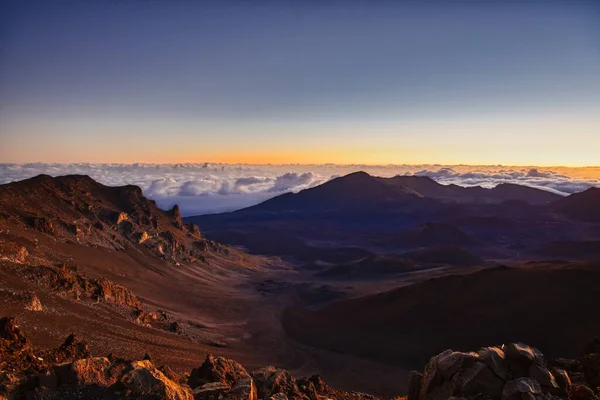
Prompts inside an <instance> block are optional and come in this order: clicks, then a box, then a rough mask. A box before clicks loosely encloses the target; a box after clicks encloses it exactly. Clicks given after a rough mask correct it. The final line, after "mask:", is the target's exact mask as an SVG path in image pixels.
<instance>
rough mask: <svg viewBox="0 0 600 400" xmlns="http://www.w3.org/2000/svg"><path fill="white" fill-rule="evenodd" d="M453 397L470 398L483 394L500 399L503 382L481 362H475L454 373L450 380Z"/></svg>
mask: <svg viewBox="0 0 600 400" xmlns="http://www.w3.org/2000/svg"><path fill="white" fill-rule="evenodd" d="M452 385H453V387H454V393H453V394H455V395H460V396H464V397H472V396H475V395H478V394H480V393H485V394H486V395H489V396H491V397H492V398H494V399H497V398H500V397H501V395H502V388H503V386H504V380H502V379H501V378H500V377H498V375H496V374H495V373H494V372H492V370H491V369H490V368H488V367H487V366H486V365H485V364H483V363H481V362H475V363H473V364H470V365H468V366H466V367H464V368H462V369H461V370H460V371H459V372H458V373H456V374H455V375H454V376H453V378H452Z"/></svg>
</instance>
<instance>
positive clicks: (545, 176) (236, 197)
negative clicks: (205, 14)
mask: <svg viewBox="0 0 600 400" xmlns="http://www.w3.org/2000/svg"><path fill="white" fill-rule="evenodd" d="M355 171H366V172H368V173H370V174H372V175H376V176H383V177H390V176H395V175H419V176H429V177H431V178H432V179H434V180H436V181H437V182H439V183H442V184H450V183H454V184H457V185H461V186H475V185H480V186H484V187H494V186H496V185H498V184H500V183H517V184H521V185H526V186H531V187H536V188H540V189H544V190H548V191H551V192H554V193H558V194H562V195H568V194H571V193H575V192H580V191H583V190H586V189H588V188H589V187H591V186H600V180H598V179H597V178H596V177H595V176H592V175H588V176H586V175H585V174H584V175H582V174H580V173H575V172H576V169H568V168H559V169H557V170H553V169H547V168H536V167H527V168H521V167H502V166H443V165H382V166H366V165H332V164H325V165H241V164H240V165H233V164H209V163H205V164H87V163H77V164H44V163H34V164H0V183H8V182H12V181H18V180H22V179H26V178H30V177H33V176H36V175H39V174H47V175H52V176H58V175H67V174H84V175H89V176H91V177H92V178H94V179H95V180H97V181H99V182H101V183H103V184H105V185H110V186H118V185H125V184H133V185H138V186H140V187H141V188H142V190H143V191H144V194H145V195H146V196H147V197H149V198H151V199H154V200H156V202H157V204H158V205H159V206H160V207H162V208H169V207H172V206H173V205H174V204H179V206H180V208H181V210H182V214H183V215H196V214H206V213H217V212H225V211H232V210H236V209H240V208H243V207H247V206H251V205H254V204H258V203H260V202H262V201H264V200H267V199H269V198H271V197H274V196H277V195H279V194H282V193H286V192H290V191H292V192H298V191H300V190H303V189H307V188H310V187H314V186H317V185H320V184H322V183H324V182H326V181H328V180H330V179H333V178H335V177H338V176H342V175H345V174H348V173H351V172H355ZM565 171H566V172H565ZM571 172H573V173H571ZM582 176H583V177H582Z"/></svg>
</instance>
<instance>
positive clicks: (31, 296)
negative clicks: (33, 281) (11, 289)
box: [13, 290, 43, 311]
mask: <svg viewBox="0 0 600 400" xmlns="http://www.w3.org/2000/svg"><path fill="white" fill-rule="evenodd" d="M13 298H14V299H15V301H17V302H19V303H21V304H22V305H23V307H24V308H25V309H26V310H27V311H42V309H43V308H42V303H41V302H40V299H39V298H38V297H37V296H36V295H35V292H33V291H31V290H24V291H21V292H16V293H13Z"/></svg>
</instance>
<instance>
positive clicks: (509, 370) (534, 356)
mask: <svg viewBox="0 0 600 400" xmlns="http://www.w3.org/2000/svg"><path fill="white" fill-rule="evenodd" d="M554 364H555V365H553V366H551V365H550V364H549V363H547V362H546V361H545V359H544V356H543V355H542V353H541V352H540V351H539V350H537V349H535V348H533V347H530V346H527V345H524V344H522V343H511V344H508V345H502V346H499V347H484V348H482V349H480V350H479V351H478V352H469V353H465V352H458V351H452V350H446V351H444V352H442V353H440V354H438V355H437V356H435V357H433V358H431V359H430V360H429V362H428V363H427V365H426V366H425V370H424V371H423V373H422V374H421V373H418V372H416V371H412V372H411V374H410V378H409V394H408V400H445V399H449V398H465V399H491V400H496V399H498V400H500V399H501V400H520V399H554V398H567V397H568V398H569V399H571V398H573V389H574V387H579V385H577V386H575V385H572V382H571V378H570V376H569V373H568V372H567V371H566V370H565V369H564V368H560V367H559V366H558V365H556V363H554ZM598 365H599V366H600V363H599V364H598ZM598 372H600V369H598ZM598 377H599V378H600V374H599V375H598ZM577 390H581V389H577ZM575 398H578V399H582V400H583V397H575ZM593 398H595V397H587V398H586V399H593Z"/></svg>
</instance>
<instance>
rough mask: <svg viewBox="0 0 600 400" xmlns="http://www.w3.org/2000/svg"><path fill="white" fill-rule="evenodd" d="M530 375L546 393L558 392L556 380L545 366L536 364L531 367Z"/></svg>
mask: <svg viewBox="0 0 600 400" xmlns="http://www.w3.org/2000/svg"><path fill="white" fill-rule="evenodd" d="M528 375H529V377H530V378H531V379H534V380H536V381H537V382H538V383H539V384H540V385H541V386H542V388H544V390H545V391H552V392H554V391H556V390H558V384H557V383H556V379H554V376H552V374H551V373H550V371H548V369H547V368H546V367H545V366H543V365H541V364H538V363H536V362H534V363H533V364H531V365H530V366H529V371H528Z"/></svg>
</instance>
